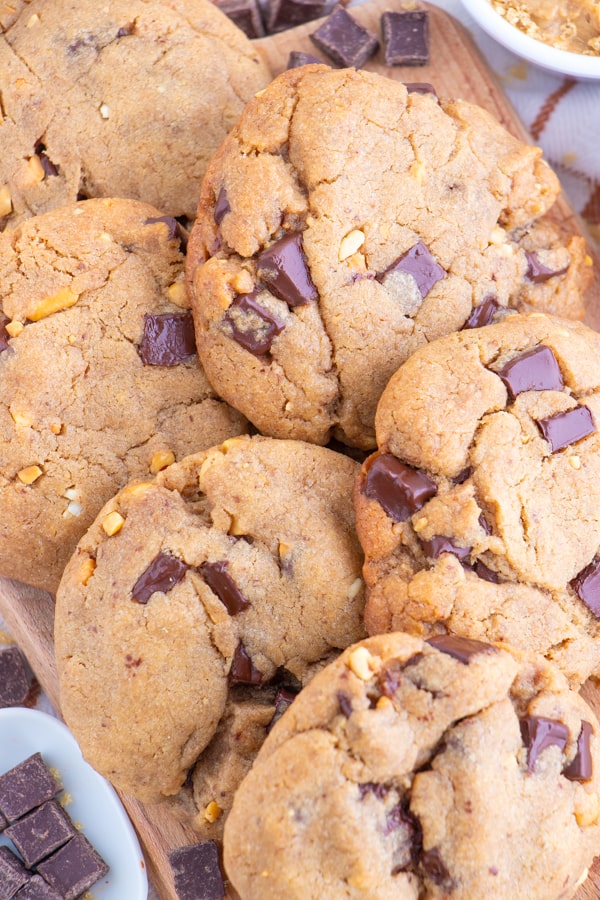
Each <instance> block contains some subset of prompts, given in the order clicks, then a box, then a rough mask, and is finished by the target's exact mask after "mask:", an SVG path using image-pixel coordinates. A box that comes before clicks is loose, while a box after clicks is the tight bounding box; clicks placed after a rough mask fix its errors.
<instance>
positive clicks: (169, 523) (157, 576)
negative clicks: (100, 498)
mask: <svg viewBox="0 0 600 900" xmlns="http://www.w3.org/2000/svg"><path fill="white" fill-rule="evenodd" d="M358 470H359V466H358V464H357V463H355V462H354V461H353V460H351V459H349V458H348V457H346V456H344V455H342V454H339V453H335V452H334V451H332V450H328V449H326V448H323V447H317V446H313V445H310V444H304V443H302V442H297V441H278V440H274V439H271V438H263V437H261V436H255V437H254V438H248V437H246V438H243V437H242V438H233V439H231V440H229V441H226V442H225V443H224V444H223V445H222V446H220V447H216V448H213V449H211V450H209V451H207V452H204V453H200V454H197V455H193V456H190V457H187V458H186V459H185V460H182V461H181V462H180V463H177V464H174V465H172V466H170V467H168V468H167V469H165V470H164V471H162V472H160V473H159V474H158V475H157V476H156V479H155V480H154V481H151V482H148V483H139V484H134V485H130V486H127V487H126V488H124V489H123V490H122V491H121V492H120V493H119V494H118V495H117V496H116V498H114V499H113V500H112V501H111V502H109V503H108V504H107V505H106V506H105V507H104V509H103V510H102V512H101V513H100V514H99V516H98V518H97V519H96V521H95V523H94V524H93V526H92V528H91V529H90V530H89V531H88V533H87V534H86V535H85V536H84V537H83V538H82V540H81V541H80V543H79V546H78V548H77V551H76V553H75V554H74V556H73V558H72V559H71V560H70V562H69V563H68V565H67V567H66V570H65V574H64V577H63V579H62V581H61V584H60V587H59V590H58V592H57V598H56V630H55V644H56V659H57V666H58V673H59V680H60V690H61V709H62V713H63V715H64V717H65V720H66V722H67V723H68V725H69V727H70V728H71V730H72V731H73V733H74V734H75V736H76V738H77V740H78V741H79V744H80V745H81V748H82V751H83V753H84V755H85V756H86V758H87V759H88V760H89V762H90V763H91V764H92V765H93V766H94V767H95V768H96V769H98V771H100V772H101V773H102V774H104V775H105V776H106V777H107V778H109V779H110V780H111V781H112V782H113V783H114V784H116V785H117V786H119V787H121V788H123V789H124V790H127V791H128V792H130V793H133V794H135V795H136V796H137V797H139V798H140V799H142V800H147V801H152V802H155V801H158V800H160V799H161V798H163V797H168V796H172V795H174V794H176V793H177V792H178V791H179V790H180V788H181V787H182V785H183V784H184V782H185V780H186V777H187V774H188V770H189V769H190V768H191V767H192V766H193V765H194V764H195V763H196V760H197V759H198V757H199V755H200V753H201V752H202V751H203V750H204V749H205V748H206V747H207V745H208V744H209V742H210V741H211V739H212V738H213V737H214V736H215V733H216V732H217V731H218V730H219V728H220V723H221V722H222V721H223V720H224V717H227V716H228V715H229V711H230V710H231V707H228V699H231V698H237V700H238V701H241V700H242V699H243V698H244V696H246V699H248V701H249V702H252V700H253V696H252V695H251V696H250V697H247V695H242V696H241V697H240V696H239V695H237V694H236V691H237V689H238V688H241V689H243V690H246V689H248V686H253V685H254V686H260V685H263V684H265V685H272V684H273V683H275V684H285V683H286V680H287V679H297V680H301V679H303V678H304V677H305V676H306V673H307V669H308V668H309V667H310V665H311V664H313V663H315V662H316V661H318V660H319V659H321V658H322V657H326V656H327V655H328V654H329V653H330V652H331V651H332V650H333V649H338V650H339V649H343V648H344V647H347V646H348V645H349V644H350V643H352V642H353V641H355V640H356V639H357V637H360V636H363V635H364V629H363V624H362V612H363V606H364V589H363V582H362V580H361V577H360V571H361V565H362V553H361V550H360V545H359V543H358V539H357V537H356V532H355V524H354V511H353V506H352V484H353V481H354V479H355V477H356V475H357V472H358ZM254 699H255V700H256V698H254ZM258 702H260V700H259V701H258ZM262 702H263V703H264V705H265V706H269V705H270V706H271V709H270V710H269V711H268V712H267V719H266V720H264V718H263V721H262V723H260V724H261V727H263V728H264V727H266V725H267V724H268V721H270V720H271V718H272V717H273V714H274V711H275V710H274V697H273V694H272V693H270V694H267V696H266V697H265V699H264V700H263V701H262ZM230 718H231V717H230ZM224 725H225V727H226V728H229V726H228V725H227V723H226V722H225V723H224ZM232 727H233V728H235V727H236V726H235V721H234V722H233V726H232ZM248 743H251V739H250V736H248ZM250 752H252V751H251V750H250ZM196 776H197V773H195V776H194V777H196ZM213 800H214V801H215V803H216V805H217V807H220V806H221V802H220V797H219V795H216V796H213V797H210V798H209V799H207V801H206V805H207V806H208V804H209V802H212V801H213ZM225 805H226V804H223V806H225ZM211 810H212V812H209V815H213V814H214V813H215V812H216V809H215V807H214V806H212V807H211Z"/></svg>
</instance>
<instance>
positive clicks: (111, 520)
mask: <svg viewBox="0 0 600 900" xmlns="http://www.w3.org/2000/svg"><path fill="white" fill-rule="evenodd" d="M124 524H125V519H124V518H123V516H122V515H121V513H118V512H117V511H116V510H113V511H112V512H109V513H108V515H107V516H105V517H104V519H103V520H102V527H103V529H104V531H105V532H106V533H107V535H108V536H109V537H112V536H113V534H117V532H118V531H120V530H121V528H122V527H123V525H124Z"/></svg>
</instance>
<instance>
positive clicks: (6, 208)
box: [0, 185, 12, 217]
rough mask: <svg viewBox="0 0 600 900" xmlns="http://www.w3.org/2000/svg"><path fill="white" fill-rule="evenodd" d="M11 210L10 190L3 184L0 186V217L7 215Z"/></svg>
mask: <svg viewBox="0 0 600 900" xmlns="http://www.w3.org/2000/svg"><path fill="white" fill-rule="evenodd" d="M11 211H12V199H11V196H10V190H9V189H8V188H7V187H6V185H4V187H1V188H0V217H3V216H8V215H9V214H10V212H11Z"/></svg>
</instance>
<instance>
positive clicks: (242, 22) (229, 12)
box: [215, 0, 265, 38]
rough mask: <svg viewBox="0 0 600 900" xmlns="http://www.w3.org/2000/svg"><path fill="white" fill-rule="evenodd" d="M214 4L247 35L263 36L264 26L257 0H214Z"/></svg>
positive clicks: (251, 36) (253, 36)
mask: <svg viewBox="0 0 600 900" xmlns="http://www.w3.org/2000/svg"><path fill="white" fill-rule="evenodd" d="M215 6H217V7H218V8H219V9H220V10H221V12H224V13H225V15H226V16H227V17H228V18H229V19H231V21H232V22H235V24H236V25H237V27H238V28H240V29H241V30H242V31H243V32H244V34H245V35H247V37H249V38H259V37H263V36H264V33H265V27H264V25H263V21H262V17H261V14H260V7H259V5H258V3H257V0H216V3H215Z"/></svg>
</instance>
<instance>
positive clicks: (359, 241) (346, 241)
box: [338, 228, 365, 262]
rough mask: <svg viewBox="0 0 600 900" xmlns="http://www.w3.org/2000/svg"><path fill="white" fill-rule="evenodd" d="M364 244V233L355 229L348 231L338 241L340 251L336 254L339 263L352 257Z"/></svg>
mask: <svg viewBox="0 0 600 900" xmlns="http://www.w3.org/2000/svg"><path fill="white" fill-rule="evenodd" d="M364 242H365V235H364V232H362V231H360V230H359V229H358V228H355V229H354V231H349V232H348V234H347V235H346V236H345V237H343V238H342V240H341V241H340V249H339V252H338V259H339V261H340V262H343V261H344V260H345V259H349V258H350V257H351V256H354V254H355V253H356V251H357V250H358V249H359V247H362V245H363V244H364Z"/></svg>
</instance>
